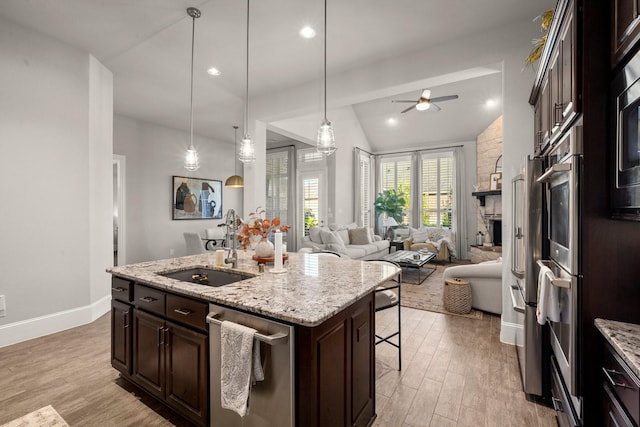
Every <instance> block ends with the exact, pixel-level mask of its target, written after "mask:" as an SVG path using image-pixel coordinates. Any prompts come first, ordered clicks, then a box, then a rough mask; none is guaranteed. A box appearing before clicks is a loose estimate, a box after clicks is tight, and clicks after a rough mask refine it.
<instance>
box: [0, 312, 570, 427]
mask: <svg viewBox="0 0 640 427" xmlns="http://www.w3.org/2000/svg"><path fill="white" fill-rule="evenodd" d="M402 316H403V318H402V327H403V337H402V351H403V370H402V371H401V372H398V371H397V370H396V367H397V350H396V349H395V348H393V347H391V346H389V345H385V344H381V345H378V346H377V347H376V377H377V385H376V405H377V413H378V418H377V419H376V421H375V423H374V426H376V427H383V426H385V427H386V426H390V427H391V426H393V427H421V426H436V427H447V426H459V427H462V426H518V427H520V426H537V427H547V426H556V425H557V424H556V421H555V416H554V413H553V411H552V410H551V409H550V408H547V407H544V406H540V405H537V404H535V403H532V402H529V401H527V400H525V397H524V394H523V393H522V391H521V385H520V379H519V376H518V375H519V373H518V365H517V363H518V362H517V359H516V354H515V349H514V347H512V346H509V345H505V344H501V343H500V342H499V329H500V319H499V318H498V317H496V316H489V315H486V314H485V316H484V319H483V320H474V319H466V318H462V317H457V316H448V315H444V314H439V313H432V312H427V311H421V310H414V309H410V308H404V307H403V309H402ZM376 322H377V328H378V330H381V331H383V332H384V329H391V328H393V327H395V324H394V322H395V314H394V313H393V310H387V311H386V312H381V313H378V314H377V317H376ZM109 324H110V322H109V314H106V315H104V316H102V317H101V318H100V319H98V320H96V321H95V322H93V323H91V324H88V325H85V326H81V327H78V328H74V329H70V330H67V331H63V332H60V333H57V334H53V335H49V336H46V337H42V338H38V339H34V340H30V341H27V342H24V343H20V344H16V345H13V346H9V347H4V348H0V425H2V424H4V423H6V422H8V421H11V420H13V419H15V418H17V417H20V416H23V415H25V414H27V413H29V412H32V411H34V410H36V409H39V408H41V407H43V406H47V405H52V406H53V407H54V408H55V409H56V411H58V413H59V414H60V415H61V416H62V417H63V418H64V419H65V420H66V421H67V423H69V425H70V426H99V427H103V426H118V427H120V426H187V425H189V423H187V422H186V421H184V420H183V419H182V418H180V417H179V416H177V415H175V414H174V413H173V412H172V411H170V410H168V409H166V408H165V407H164V406H163V405H161V404H159V403H157V402H156V401H155V400H154V399H152V398H150V397H148V396H146V395H144V394H142V393H140V392H139V391H138V390H137V389H136V388H135V387H133V386H131V385H129V384H128V383H127V382H126V381H123V380H121V379H120V378H119V376H118V373H117V371H116V370H115V369H113V368H111V365H110V351H109V348H110V333H109V327H110V326H109Z"/></svg>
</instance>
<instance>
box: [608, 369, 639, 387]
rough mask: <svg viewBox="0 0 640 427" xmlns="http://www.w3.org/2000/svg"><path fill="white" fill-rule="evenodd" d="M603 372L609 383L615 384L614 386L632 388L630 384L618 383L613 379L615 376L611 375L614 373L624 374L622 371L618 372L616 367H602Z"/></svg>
mask: <svg viewBox="0 0 640 427" xmlns="http://www.w3.org/2000/svg"><path fill="white" fill-rule="evenodd" d="M602 372H604V376H605V377H607V381H609V383H610V384H611V385H612V386H614V387H622V388H632V387H631V386H628V385H627V384H625V383H617V382H615V381H614V380H613V377H612V376H611V375H612V374H613V375H624V374H623V373H622V372H618V371H616V370H615V369H607V368H602Z"/></svg>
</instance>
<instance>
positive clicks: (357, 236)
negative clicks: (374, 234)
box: [349, 228, 371, 245]
mask: <svg viewBox="0 0 640 427" xmlns="http://www.w3.org/2000/svg"><path fill="white" fill-rule="evenodd" d="M349 241H350V242H351V244H352V245H368V244H369V243H371V241H370V240H369V230H367V229H366V228H352V229H350V230H349Z"/></svg>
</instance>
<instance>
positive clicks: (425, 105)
mask: <svg viewBox="0 0 640 427" xmlns="http://www.w3.org/2000/svg"><path fill="white" fill-rule="evenodd" d="M429 107H431V103H430V102H429V101H423V100H420V101H418V103H417V104H416V110H418V111H424V110H428V109H429Z"/></svg>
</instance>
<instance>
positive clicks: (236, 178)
mask: <svg viewBox="0 0 640 427" xmlns="http://www.w3.org/2000/svg"><path fill="white" fill-rule="evenodd" d="M233 141H234V147H235V151H234V155H233V170H234V172H235V175H231V176H230V177H229V178H227V180H226V181H225V182H224V186H225V187H229V188H243V187H244V180H243V179H242V177H241V176H240V175H238V160H237V159H236V155H237V154H238V152H237V151H238V126H234V127H233Z"/></svg>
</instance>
